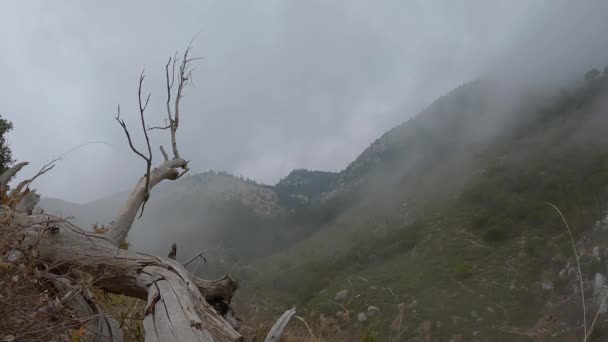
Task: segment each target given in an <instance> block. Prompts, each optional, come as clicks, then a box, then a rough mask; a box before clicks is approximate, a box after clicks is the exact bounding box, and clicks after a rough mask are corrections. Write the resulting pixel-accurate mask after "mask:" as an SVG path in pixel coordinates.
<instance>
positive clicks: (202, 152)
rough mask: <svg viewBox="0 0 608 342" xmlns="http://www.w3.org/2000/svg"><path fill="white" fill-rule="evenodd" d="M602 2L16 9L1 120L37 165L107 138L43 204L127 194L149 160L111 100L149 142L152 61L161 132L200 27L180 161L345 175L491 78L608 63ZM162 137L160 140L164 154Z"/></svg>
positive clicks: (49, 187) (56, 182)
mask: <svg viewBox="0 0 608 342" xmlns="http://www.w3.org/2000/svg"><path fill="white" fill-rule="evenodd" d="M607 3H608V2H606V1H602V0H597V1H592V0H589V1H567V0H556V1H550V0H546V1H539V0H521V1H498V0H497V1H487V0H478V1H451V0H445V1H430V0H419V1H414V0H412V1H403V0H388V1H358V0H335V1H327V0H299V1H296V0H293V1H289V0H265V1H229V0H215V1H203V0H196V1H194V0H193V1H150V0H146V1H143V0H141V1H103V2H99V1H95V2H94V1H52V2H51V1H44V0H40V1H21V0H14V1H5V2H3V3H2V5H1V6H2V8H1V10H0V47H1V51H2V53H0V114H1V115H2V116H3V117H5V118H8V119H9V120H11V121H12V122H13V123H14V125H15V131H14V133H13V134H11V136H10V143H11V147H12V149H13V151H14V155H15V157H16V158H17V159H18V160H28V161H31V162H32V163H33V166H32V167H30V168H29V169H28V171H29V172H33V171H34V169H36V168H38V167H40V165H41V164H43V162H44V161H48V160H50V159H52V158H54V157H57V156H58V155H61V154H63V153H65V152H67V151H70V150H72V149H73V148H75V147H76V146H80V145H82V144H85V143H88V142H98V143H91V144H88V145H85V146H84V147H81V148H79V149H76V150H74V151H72V152H70V153H69V154H68V155H67V156H66V157H65V159H64V160H62V161H61V162H60V163H59V164H58V166H57V168H56V169H55V170H53V172H52V173H49V174H48V175H46V176H45V177H44V178H42V179H40V181H38V184H37V187H38V188H39V189H40V191H41V192H42V193H43V194H44V195H46V196H52V197H60V198H63V199H67V200H72V201H77V202H83V201H89V200H92V199H95V198H98V197H101V196H104V195H108V194H110V193H113V192H116V191H121V190H125V189H127V188H129V187H130V186H131V185H133V184H134V182H135V180H136V179H137V177H139V176H140V175H141V174H142V173H143V170H144V164H143V161H141V160H140V159H138V158H136V156H134V155H133V154H132V153H131V152H130V150H129V149H128V146H127V144H126V140H125V137H124V135H123V132H122V131H121V129H120V127H119V126H118V125H117V123H116V122H115V121H114V118H113V116H114V113H115V108H116V105H117V104H119V103H120V104H121V107H122V114H123V117H124V118H125V119H126V120H127V123H128V124H129V125H130V126H131V129H132V131H133V132H134V134H135V133H137V134H139V133H140V132H139V131H138V130H137V129H136V127H137V124H138V121H137V119H138V117H137V112H136V108H137V107H136V105H137V102H136V101H137V97H136V94H137V81H138V75H139V73H140V72H141V70H142V68H144V67H145V69H146V73H147V78H146V83H145V86H146V89H148V90H149V91H151V92H152V100H151V104H150V107H149V110H148V115H147V119H148V122H149V123H150V124H162V122H163V119H164V117H165V112H164V111H163V101H164V100H165V98H164V89H163V86H164V83H163V82H164V79H163V77H164V69H163V68H164V64H165V63H166V60H167V58H168V56H170V55H172V54H173V52H174V51H175V50H176V49H183V48H184V47H185V46H186V44H187V42H188V41H189V40H190V39H191V38H192V37H193V36H194V35H195V34H197V33H198V36H197V38H196V40H195V42H194V47H195V49H194V53H195V54H196V55H198V56H204V57H205V59H204V60H203V61H202V62H201V63H200V65H199V66H198V69H197V71H196V73H195V75H194V77H195V87H194V88H189V89H187V91H186V93H185V97H184V99H183V112H182V126H181V127H180V131H179V133H178V143H179V145H180V146H181V154H182V155H183V156H184V157H185V158H187V159H189V160H191V164H190V165H191V168H192V169H193V171H194V172H198V171H205V170H208V169H214V170H225V171H228V172H231V173H234V174H237V175H240V174H243V175H244V176H246V177H250V178H254V179H256V180H258V181H261V182H265V183H269V184H273V183H275V182H276V181H278V180H279V179H280V177H284V176H285V175H287V174H288V173H289V171H291V170H292V169H294V168H308V169H322V170H336V171H337V170H340V169H342V168H344V167H345V166H346V165H347V164H348V163H349V162H350V161H352V160H353V159H354V158H355V157H356V156H357V155H358V154H359V153H360V152H361V151H362V150H363V149H364V148H365V147H367V145H368V144H370V143H371V142H372V141H373V140H375V139H376V138H377V137H379V136H380V135H381V134H382V133H383V132H385V131H386V130H387V129H389V128H391V127H392V126H394V125H396V124H398V123H400V122H402V121H404V120H406V119H407V118H408V117H410V116H412V115H415V114H416V113H417V112H418V111H419V110H420V109H422V108H423V107H424V106H426V105H428V104H429V103H430V102H431V101H432V100H433V99H435V98H436V97H437V96H439V95H441V94H443V93H445V92H446V91H448V90H450V89H451V88H452V87H455V86H457V85H459V84H461V83H463V82H466V81H468V80H471V79H474V78H476V77H478V76H479V75H481V74H484V73H486V72H488V70H497V69H502V68H504V69H505V70H508V72H506V73H507V74H513V73H519V74H531V75H532V78H541V79H544V78H546V77H548V76H549V75H555V74H556V70H559V71H560V72H562V71H564V70H566V71H569V72H572V73H577V74H578V73H581V72H584V71H585V70H582V69H583V68H586V67H587V66H589V67H592V66H598V67H600V66H602V65H605V64H608V55H607V54H606V47H608V44H607V43H608V40H607V36H608V30H606V29H607V27H606V26H607V24H606V20H605V18H604V16H605V14H606V13H608V11H607V10H608V8H607V5H606V4H607ZM594 63H597V64H594ZM514 67H515V68H514ZM167 133H168V132H155V133H154V134H153V135H152V139H153V144H154V145H155V146H154V151H157V147H158V145H159V144H161V143H163V144H165V146H167V144H168V139H169V138H168V135H167ZM137 136H138V137H139V135H137ZM138 142H139V143H141V142H142V141H141V140H138ZM140 146H141V144H140ZM156 157H157V160H158V159H159V155H158V154H157V155H156ZM24 176H25V174H24Z"/></svg>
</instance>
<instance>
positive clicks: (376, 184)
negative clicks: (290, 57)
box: [251, 75, 608, 341]
mask: <svg viewBox="0 0 608 342" xmlns="http://www.w3.org/2000/svg"><path fill="white" fill-rule="evenodd" d="M493 94H495V95H493ZM503 95H505V96H509V101H506V102H505V101H504V97H503ZM510 95H513V93H511V94H509V93H506V94H505V93H504V90H502V89H501V88H500V86H499V87H498V88H496V87H492V86H491V85H490V86H488V84H487V83H483V84H481V83H473V84H469V85H466V86H464V87H461V88H460V89H457V90H455V91H454V92H453V93H452V94H449V95H447V96H446V97H444V98H443V99H441V100H440V101H439V102H438V103H436V104H434V105H431V106H430V107H429V109H427V110H426V111H425V112H424V113H422V114H421V115H420V116H418V117H416V118H414V119H412V120H410V121H408V122H407V123H405V124H404V125H402V126H399V127H397V128H395V129H394V130H392V131H390V132H388V133H387V134H386V135H385V136H383V137H382V138H381V139H379V141H377V142H376V143H374V144H373V145H372V146H371V147H370V148H369V149H368V150H366V151H365V152H364V153H363V154H362V155H361V156H360V157H359V158H358V159H357V160H356V161H355V162H354V163H353V164H351V166H349V167H348V168H347V169H346V170H345V171H344V172H343V173H341V174H340V176H339V181H338V184H339V185H338V186H339V187H341V189H349V188H358V189H359V194H363V196H361V197H360V199H359V200H358V201H357V202H356V204H355V205H353V206H351V207H349V208H347V209H346V210H344V211H343V212H340V213H339V214H337V215H336V218H335V219H334V220H332V221H331V222H330V223H329V224H327V225H326V226H325V227H323V228H322V229H320V230H318V231H317V232H316V233H315V234H313V235H312V236H310V237H309V238H307V239H305V240H302V241H300V242H299V243H298V244H296V245H294V246H293V247H291V248H289V249H288V250H285V251H283V252H280V253H278V254H275V255H273V256H271V257H269V258H266V259H264V260H261V261H259V262H258V263H256V267H255V269H256V270H258V272H257V273H255V274H254V275H252V276H251V279H253V280H252V281H253V282H257V287H256V288H254V289H252V292H257V293H258V295H259V296H262V297H264V296H268V297H272V298H278V300H279V301H280V302H283V303H293V302H296V303H299V305H301V306H302V305H303V306H304V307H305V308H309V310H314V312H319V311H320V312H323V313H325V314H326V315H327V314H330V315H331V316H334V314H335V313H336V312H342V314H341V315H343V314H344V308H342V307H341V306H340V305H337V304H336V303H334V302H333V296H334V294H336V293H337V292H338V291H339V290H342V289H346V290H349V291H350V292H351V293H352V292H353V291H354V292H355V293H357V295H358V296H356V297H353V298H352V300H350V301H349V304H348V306H349V307H348V309H349V310H352V311H353V312H354V313H357V312H366V308H367V306H368V305H373V306H376V307H379V308H380V309H381V310H382V312H383V314H381V315H378V317H377V318H374V319H373V320H370V321H366V323H364V324H361V323H357V322H352V317H351V321H344V319H339V320H338V322H339V323H338V324H339V325H342V326H343V327H344V328H348V327H350V328H351V329H352V328H355V329H359V330H361V333H363V331H366V329H373V330H374V331H376V333H378V334H380V336H383V338H387V335H388V334H390V331H391V328H390V325H391V322H392V319H393V318H395V317H396V316H398V312H399V310H398V309H397V307H396V304H397V303H401V302H404V303H405V304H406V306H408V305H409V309H408V311H407V318H406V319H405V320H404V324H406V325H407V326H408V327H409V330H408V331H407V333H405V335H404V336H407V338H408V340H409V339H424V338H425V337H424V336H425V334H431V335H432V336H433V337H434V338H440V339H442V340H443V339H446V340H447V339H450V338H454V336H457V335H458V334H462V333H466V334H468V335H464V336H463V337H462V338H464V339H465V340H468V339H472V338H473V336H472V334H473V333H474V332H475V336H479V337H480V338H482V339H483V338H486V339H487V338H489V339H491V340H493V341H500V340H504V341H514V340H527V339H528V337H522V335H521V334H520V335H518V334H514V333H513V332H518V331H526V329H533V328H534V324H535V323H536V321H537V320H538V319H539V318H541V316H542V315H543V312H544V310H545V306H546V305H547V304H549V303H554V302H555V301H557V300H558V299H559V298H561V299H562V300H568V301H569V302H570V303H577V301H579V302H580V298H576V297H575V296H574V297H573V295H572V293H573V290H572V287H570V286H571V285H572V284H571V282H570V281H569V280H568V279H563V278H560V277H559V276H558V274H559V272H560V270H561V269H563V268H564V266H565V265H566V264H567V263H568V262H569V261H570V262H572V260H571V259H570V258H569V256H570V255H571V249H569V240H568V238H567V233H566V231H565V230H564V229H563V226H562V225H561V222H560V218H559V216H558V215H557V214H556V213H555V211H554V210H553V209H552V208H551V207H549V206H548V205H546V204H545V203H544V202H545V201H548V202H552V203H555V204H556V205H557V206H558V207H559V208H561V210H562V211H563V212H564V214H565V216H566V217H568V220H569V221H570V224H571V226H572V227H575V228H574V229H575V230H574V233H575V234H576V236H579V237H580V236H583V235H582V234H584V233H585V232H586V231H588V230H589V229H592V228H593V227H596V226H597V224H596V222H603V221H602V220H603V219H604V217H605V215H606V210H607V209H608V208H607V207H605V205H603V203H606V201H607V200H608V194H607V185H608V136H607V135H606V134H605V130H606V127H608V116H607V115H605V108H606V106H605V104H606V102H607V101H608V76H606V75H604V76H603V77H601V78H598V79H595V80H589V81H586V82H584V83H582V84H579V85H575V86H573V87H571V88H570V89H568V90H567V91H566V92H564V93H562V94H559V95H554V96H548V97H542V98H537V99H533V100H531V99H529V98H527V97H526V96H523V95H522V96H521V97H519V96H517V94H515V95H516V96H515V98H517V99H518V101H517V105H516V106H512V105H511V103H513V102H511V100H513V97H510ZM478 98H482V99H483V100H482V101H477V100H471V99H478ZM361 189H363V190H361ZM341 191H342V192H343V191H345V190H341ZM352 193H353V194H354V193H355V192H352ZM336 194H337V196H339V194H340V191H336ZM598 224H600V223H598ZM601 224H605V223H601ZM592 247H593V246H592ZM590 250H591V248H589V249H588V250H587V253H590ZM583 252H584V250H583ZM583 267H584V270H583V271H584V272H585V274H586V277H587V278H588V279H589V280H590V281H589V282H588V284H593V281H591V280H592V279H593V277H594V275H595V273H594V272H595V269H597V265H595V264H593V263H587V264H584V265H583ZM539 270H542V271H539ZM602 272H603V271H602ZM362 279H363V280H362ZM370 285H371V286H373V288H375V290H370V288H369V286H370ZM588 286H591V285H588ZM588 290H589V291H590V290H592V288H591V289H589V288H588ZM319 291H322V292H321V293H322V294H319ZM589 295H590V293H589ZM573 305H575V306H576V305H578V304H573ZM567 310H571V311H573V309H572V308H571V307H569V308H567ZM351 314H352V313H351ZM342 317H343V316H342ZM574 317H576V316H574ZM311 318H312V317H311ZM565 327H566V328H563V326H562V328H560V329H561V330H559V331H558V330H553V331H551V333H555V334H557V335H556V336H552V335H549V336H552V337H553V338H556V339H557V338H558V337H561V338H563V339H564V340H569V339H570V338H571V337H572V335H573V334H577V335H578V334H579V332H578V331H576V329H575V327H576V322H569V325H568V324H567V325H565ZM562 330H563V331H562ZM524 335H525V334H524Z"/></svg>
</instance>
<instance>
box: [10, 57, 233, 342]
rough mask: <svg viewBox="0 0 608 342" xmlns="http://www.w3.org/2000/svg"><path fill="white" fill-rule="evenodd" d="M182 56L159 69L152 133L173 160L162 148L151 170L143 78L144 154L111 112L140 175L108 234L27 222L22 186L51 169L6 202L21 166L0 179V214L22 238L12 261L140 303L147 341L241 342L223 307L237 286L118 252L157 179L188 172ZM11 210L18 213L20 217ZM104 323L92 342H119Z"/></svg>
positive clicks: (187, 69) (39, 218)
mask: <svg viewBox="0 0 608 342" xmlns="http://www.w3.org/2000/svg"><path fill="white" fill-rule="evenodd" d="M189 52H190V46H189V47H188V48H187V49H186V51H185V53H184V54H183V57H182V59H181V61H180V62H181V63H180V64H179V65H178V68H177V70H176V59H175V58H173V59H172V58H170V59H169V62H168V63H167V65H166V66H165V72H166V83H167V117H168V123H167V125H166V126H165V127H157V128H159V129H169V130H170V132H171V147H172V151H173V158H172V159H169V156H168V155H167V153H166V151H165V150H164V148H162V146H161V153H162V154H163V158H164V162H162V163H161V164H160V165H158V166H157V167H156V168H152V157H153V156H152V149H151V147H150V139H149V137H148V133H147V131H148V130H149V129H152V128H147V125H146V121H145V115H144V112H145V110H146V107H147V106H148V101H149V99H150V95H148V96H147V97H142V84H143V81H144V78H145V75H144V73H143V72H142V74H141V76H140V78H139V91H138V99H139V117H140V123H141V127H142V129H143V133H144V137H145V142H146V147H147V149H146V150H144V152H141V151H140V150H138V149H137V148H136V147H135V144H134V143H133V140H132V139H131V134H130V132H129V130H128V128H127V124H126V123H125V121H124V120H123V119H122V118H121V116H120V106H119V107H118V112H117V115H116V120H117V121H118V123H119V124H120V126H121V127H122V128H123V130H124V132H125V135H126V137H127V141H128V143H129V146H130V148H131V149H132V150H133V152H134V153H135V154H136V155H138V156H139V157H141V158H142V159H143V160H144V161H145V162H146V173H145V175H144V176H143V177H141V178H140V179H139V181H138V182H137V184H136V185H135V187H134V188H133V190H132V191H131V194H130V195H129V197H128V199H127V201H126V203H125V204H124V205H123V207H122V208H121V210H120V211H119V213H118V215H117V216H116V218H115V220H114V221H113V223H112V224H111V226H110V227H109V230H108V231H106V232H105V233H104V234H95V233H87V232H84V231H83V230H81V229H79V228H78V227H76V226H74V225H72V224H70V223H69V222H67V221H65V220H62V219H59V218H57V217H54V216H51V215H45V214H35V215H32V210H30V209H31V206H32V203H33V202H36V200H37V198H36V197H32V196H29V197H27V198H26V195H27V194H28V193H29V192H26V191H29V185H30V184H31V183H32V182H33V181H34V180H35V179H36V178H37V177H38V176H40V175H42V174H44V173H45V172H47V171H49V170H51V169H52V168H53V166H54V164H53V162H51V163H49V164H47V165H45V166H44V167H43V168H42V169H41V170H40V171H39V172H38V173H37V174H36V175H35V176H34V177H33V178H31V179H28V180H26V181H23V182H21V183H20V184H19V185H18V186H17V187H15V189H14V191H13V192H11V196H10V197H7V195H6V193H7V191H8V187H7V184H8V182H9V181H10V180H11V179H12V178H13V176H14V175H15V174H16V173H17V172H18V171H19V170H21V168H23V167H24V166H25V165H27V163H20V164H17V165H15V166H14V167H13V168H11V169H9V170H8V171H6V172H5V173H4V174H3V175H0V194H2V196H3V198H2V199H3V203H5V204H8V205H9V206H8V207H2V208H0V215H2V216H4V217H9V216H10V219H11V224H14V225H17V226H18V227H19V231H20V232H21V233H22V234H23V239H21V240H20V241H19V243H18V244H16V245H14V246H11V248H12V251H11V255H25V254H26V253H24V251H25V250H28V249H34V248H35V250H36V251H37V253H38V255H39V258H40V259H41V260H43V261H44V262H45V263H46V264H48V265H49V268H50V270H51V271H53V272H55V273H59V272H64V273H66V272H74V271H79V272H81V271H85V272H87V273H89V274H91V275H92V276H93V278H94V279H95V282H94V286H97V287H99V288H101V289H102V290H105V291H108V292H114V293H119V294H124V295H127V296H132V297H137V298H141V299H143V300H146V301H147V305H146V309H145V314H144V322H143V323H144V330H145V337H146V340H147V341H217V342H223V341H241V340H242V337H241V336H240V335H239V333H238V332H237V331H236V329H238V325H239V324H240V321H239V320H238V319H237V318H236V317H235V316H234V314H233V312H232V310H231V309H230V300H231V298H232V295H233V294H234V292H235V291H236V289H237V286H238V285H237V283H236V282H235V281H233V280H232V279H231V278H230V277H228V276H226V277H224V278H222V279H218V280H216V281H205V280H201V279H198V278H196V277H195V276H194V275H192V274H190V273H189V272H188V271H186V269H185V268H184V267H183V266H182V265H181V264H179V263H178V262H177V261H175V260H171V259H168V258H160V257H155V256H151V255H147V254H143V253H136V252H133V251H128V250H123V249H120V248H119V247H118V246H119V245H120V244H121V243H122V242H123V241H124V240H125V239H126V237H127V235H128V233H129V230H130V229H131V227H132V225H133V222H134V221H135V219H136V217H137V213H138V212H139V211H140V209H141V214H143V208H144V206H145V204H146V202H147V201H148V198H149V197H150V191H151V189H152V188H153V187H154V186H155V185H157V184H158V183H160V182H162V181H163V180H166V179H168V180H175V179H178V178H179V177H181V176H182V175H183V174H184V173H185V172H187V171H188V162H187V161H186V160H185V159H182V158H181V156H180V154H179V152H178V149H177V143H176V132H177V129H178V127H179V122H180V100H181V98H182V92H183V89H184V87H185V86H186V85H187V84H188V83H189V82H191V81H192V70H193V69H192V68H191V66H190V63H191V62H192V61H194V60H196V59H197V58H192V57H189V56H188V54H189ZM171 62H173V64H171ZM170 65H172V72H171V73H170V72H169V66H170ZM176 71H177V74H176ZM176 76H177V77H176ZM176 78H177V84H176V86H177V90H176V91H175V98H174V100H173V104H174V109H173V111H172V110H171V106H170V104H171V99H172V90H173V85H174V82H175V80H176ZM22 190H23V191H22ZM4 199H6V201H4ZM24 199H25V201H23V200H24ZM15 209H23V210H25V212H24V211H18V210H17V211H15ZM141 214H140V215H141ZM20 249H21V253H20V251H19V250H20ZM87 295H89V294H86V293H85V294H83V295H81V296H80V297H79V299H77V300H76V302H75V303H74V305H75V306H77V308H76V309H77V311H79V310H80V311H81V312H83V311H85V312H86V310H97V311H99V308H98V307H95V306H88V307H87V306H86V305H84V303H82V300H85V301H86V296H87ZM81 304H82V305H81ZM81 306H82V307H81ZM107 322H109V323H108V324H105V325H103V324H101V325H99V324H98V325H97V326H96V327H95V329H96V330H95V331H96V334H97V335H96V339H97V340H104V341H120V338H119V336H117V334H116V332H115V329H114V328H113V326H114V325H113V323H112V321H111V320H109V321H107ZM110 323H111V324H110Z"/></svg>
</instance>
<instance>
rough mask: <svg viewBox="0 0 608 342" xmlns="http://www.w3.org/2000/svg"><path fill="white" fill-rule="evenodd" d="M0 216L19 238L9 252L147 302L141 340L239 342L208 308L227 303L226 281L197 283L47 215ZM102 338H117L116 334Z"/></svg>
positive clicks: (230, 288) (175, 267) (163, 262)
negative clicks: (32, 251)
mask: <svg viewBox="0 0 608 342" xmlns="http://www.w3.org/2000/svg"><path fill="white" fill-rule="evenodd" d="M0 214H3V215H12V224H13V225H16V226H17V227H18V228H20V229H21V232H22V233H23V234H24V240H23V241H22V242H21V243H20V244H19V245H16V246H13V248H14V249H15V250H20V249H23V250H25V249H29V248H36V250H37V251H38V253H39V257H40V258H41V259H42V260H44V261H46V262H48V263H49V264H50V265H51V266H54V269H56V270H57V271H65V272H68V271H69V270H73V269H77V270H80V271H85V272H88V273H90V274H91V275H92V276H93V278H94V279H95V283H94V285H95V286H97V287H99V288H100V289H102V290H105V291H108V292H112V293H120V294H124V295H127V296H132V297H137V298H141V299H144V300H147V306H146V311H145V316H144V329H145V334H146V340H147V341H240V340H242V338H241V336H240V335H239V333H238V332H237V331H236V330H235V328H234V327H233V326H232V325H231V324H230V323H228V321H227V320H226V319H225V318H224V317H222V315H220V314H219V313H218V312H217V311H216V309H214V306H218V303H222V304H223V305H226V306H227V305H229V303H230V300H231V298H232V295H233V294H234V292H235V290H236V289H237V284H236V283H235V282H234V281H233V280H232V279H231V278H230V277H224V278H221V279H218V280H216V281H205V280H201V279H199V278H197V277H195V276H193V275H192V274H190V273H189V272H188V271H186V270H185V269H184V267H183V266H182V265H181V264H179V263H178V262H176V261H175V260H170V259H165V258H160V257H155V256H151V255H147V254H142V253H136V252H132V251H128V250H123V249H120V248H118V247H117V246H116V244H115V243H114V241H113V240H112V239H110V238H109V237H107V236H104V235H99V234H92V233H86V232H84V231H82V230H80V229H79V228H77V227H75V226H73V225H72V224H70V223H69V222H67V221H64V220H61V219H58V218H56V217H54V216H51V215H46V214H37V215H28V214H27V213H23V212H15V211H12V210H10V209H8V208H2V209H0ZM212 305H213V306H212ZM219 306H220V307H221V305H219ZM228 313H229V311H226V312H225V314H228ZM103 332H104V333H105V334H109V333H112V330H111V329H105V330H104V331H103ZM100 338H101V337H100ZM103 338H106V339H107V340H120V338H119V337H118V336H107V335H106V336H103Z"/></svg>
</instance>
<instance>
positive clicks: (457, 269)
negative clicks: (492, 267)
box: [452, 260, 473, 279]
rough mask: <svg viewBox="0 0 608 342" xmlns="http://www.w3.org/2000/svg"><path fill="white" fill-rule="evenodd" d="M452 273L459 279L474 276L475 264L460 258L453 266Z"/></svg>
mask: <svg viewBox="0 0 608 342" xmlns="http://www.w3.org/2000/svg"><path fill="white" fill-rule="evenodd" d="M452 273H454V276H455V277H456V278H458V279H467V278H469V277H471V276H473V266H471V264H469V263H468V262H466V261H464V260H460V261H458V262H457V263H456V264H454V265H453V266H452Z"/></svg>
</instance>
